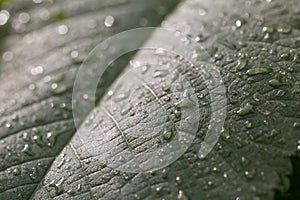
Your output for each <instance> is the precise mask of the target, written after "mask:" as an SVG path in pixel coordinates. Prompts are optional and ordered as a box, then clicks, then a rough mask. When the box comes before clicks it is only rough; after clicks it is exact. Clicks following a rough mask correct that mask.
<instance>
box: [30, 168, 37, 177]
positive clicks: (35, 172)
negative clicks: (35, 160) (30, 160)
mask: <svg viewBox="0 0 300 200" xmlns="http://www.w3.org/2000/svg"><path fill="white" fill-rule="evenodd" d="M37 175H38V169H37V168H36V167H33V168H32V172H31V173H30V174H29V177H30V179H31V180H35V179H36V176H37Z"/></svg>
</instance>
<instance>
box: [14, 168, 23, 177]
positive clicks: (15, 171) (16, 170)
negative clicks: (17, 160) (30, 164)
mask: <svg viewBox="0 0 300 200" xmlns="http://www.w3.org/2000/svg"><path fill="white" fill-rule="evenodd" d="M20 173H21V171H20V169H19V168H15V169H14V170H13V175H15V176H18V175H19V174H20Z"/></svg>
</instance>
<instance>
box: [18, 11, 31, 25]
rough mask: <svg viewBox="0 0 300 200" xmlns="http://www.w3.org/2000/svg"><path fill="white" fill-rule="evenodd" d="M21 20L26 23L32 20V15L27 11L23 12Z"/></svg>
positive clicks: (20, 15)
mask: <svg viewBox="0 0 300 200" xmlns="http://www.w3.org/2000/svg"><path fill="white" fill-rule="evenodd" d="M19 21H20V22H21V23H23V24H26V23H28V22H29V21H30V15H29V14H28V13H26V12H22V13H20V14H19Z"/></svg>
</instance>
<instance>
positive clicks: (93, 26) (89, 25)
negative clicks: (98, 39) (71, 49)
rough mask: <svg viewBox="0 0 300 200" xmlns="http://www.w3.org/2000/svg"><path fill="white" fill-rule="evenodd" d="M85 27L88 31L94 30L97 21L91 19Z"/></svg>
mask: <svg viewBox="0 0 300 200" xmlns="http://www.w3.org/2000/svg"><path fill="white" fill-rule="evenodd" d="M87 26H88V28H90V29H94V28H96V27H97V21H96V20H94V19H91V20H89V21H88V23H87Z"/></svg>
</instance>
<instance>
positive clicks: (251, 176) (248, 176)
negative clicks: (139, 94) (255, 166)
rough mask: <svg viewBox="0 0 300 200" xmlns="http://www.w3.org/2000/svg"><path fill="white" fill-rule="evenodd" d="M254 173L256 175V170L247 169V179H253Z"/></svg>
mask: <svg viewBox="0 0 300 200" xmlns="http://www.w3.org/2000/svg"><path fill="white" fill-rule="evenodd" d="M254 175H255V172H254V171H245V176H246V178H247V179H249V180H250V179H253V178H254Z"/></svg>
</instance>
